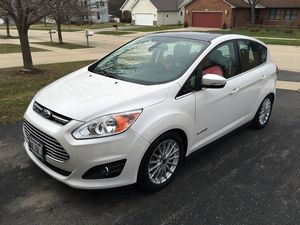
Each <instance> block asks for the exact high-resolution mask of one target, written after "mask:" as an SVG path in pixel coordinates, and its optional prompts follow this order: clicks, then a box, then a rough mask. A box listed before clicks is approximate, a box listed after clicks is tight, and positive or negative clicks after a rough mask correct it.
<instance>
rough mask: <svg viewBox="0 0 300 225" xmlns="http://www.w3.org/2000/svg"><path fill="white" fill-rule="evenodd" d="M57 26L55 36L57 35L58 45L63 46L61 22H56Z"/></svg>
mask: <svg viewBox="0 0 300 225" xmlns="http://www.w3.org/2000/svg"><path fill="white" fill-rule="evenodd" d="M56 24H57V35H58V43H59V44H63V43H64V42H63V38H62V33H61V22H60V21H56Z"/></svg>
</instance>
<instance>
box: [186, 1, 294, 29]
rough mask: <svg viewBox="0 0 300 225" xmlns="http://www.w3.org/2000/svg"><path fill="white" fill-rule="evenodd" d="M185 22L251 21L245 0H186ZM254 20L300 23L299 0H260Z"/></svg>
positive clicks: (219, 25) (272, 23)
mask: <svg viewBox="0 0 300 225" xmlns="http://www.w3.org/2000/svg"><path fill="white" fill-rule="evenodd" d="M181 7H185V22H186V24H187V25H188V26H193V27H211V28H222V27H246V26H249V25H250V24H251V7H250V5H249V3H248V0H185V1H184V2H183V4H182V5H181ZM255 12H256V18H255V22H256V24H258V25H261V26H292V27H300V0H261V1H260V2H259V4H257V5H256V10H255Z"/></svg>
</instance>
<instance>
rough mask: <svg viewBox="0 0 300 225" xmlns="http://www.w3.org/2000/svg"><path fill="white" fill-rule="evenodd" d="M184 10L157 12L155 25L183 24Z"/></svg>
mask: <svg viewBox="0 0 300 225" xmlns="http://www.w3.org/2000/svg"><path fill="white" fill-rule="evenodd" d="M183 21H184V12H183V13H182V16H181V14H180V12H158V19H157V25H169V24H178V23H180V24H183Z"/></svg>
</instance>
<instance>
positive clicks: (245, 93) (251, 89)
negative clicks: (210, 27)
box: [237, 40, 272, 116]
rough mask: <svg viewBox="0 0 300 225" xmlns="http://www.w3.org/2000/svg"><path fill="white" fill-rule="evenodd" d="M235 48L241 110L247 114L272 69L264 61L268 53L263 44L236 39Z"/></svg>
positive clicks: (251, 109) (244, 114) (250, 110)
mask: <svg viewBox="0 0 300 225" xmlns="http://www.w3.org/2000/svg"><path fill="white" fill-rule="evenodd" d="M237 49H238V52H239V57H240V69H241V74H240V77H241V78H242V82H241V86H240V94H241V99H242V101H241V112H242V114H243V116H247V115H248V114H250V113H251V112H252V111H253V106H255V105H257V104H255V103H256V102H257V101H258V100H259V96H260V95H261V93H262V91H263V90H264V87H265V85H266V83H267V82H268V79H269V78H270V76H271V75H272V70H271V69H270V67H269V66H268V65H267V64H268V63H267V62H266V61H267V54H268V53H267V48H266V47H265V46H263V45H261V44H259V43H257V42H254V41H251V40H237Z"/></svg>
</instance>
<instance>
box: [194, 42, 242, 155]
mask: <svg viewBox="0 0 300 225" xmlns="http://www.w3.org/2000/svg"><path fill="white" fill-rule="evenodd" d="M200 66H201V68H202V75H205V74H207V73H213V74H217V75H220V76H224V77H225V78H227V84H226V86H225V87H224V88H220V89H210V88H206V89H202V90H200V91H198V92H197V93H196V124H195V140H196V142H195V145H194V146H193V150H196V149H198V148H199V147H201V146H203V145H204V144H206V143H207V142H209V141H210V140H214V139H215V138H217V137H218V136H220V135H221V134H222V133H224V131H227V130H228V129H230V127H232V126H234V124H235V123H236V122H237V121H238V119H239V118H240V117H241V114H240V95H239V88H240V81H241V80H240V78H239V76H235V75H237V74H238V60H237V55H236V50H235V44H234V41H230V42H226V43H223V44H221V45H219V46H218V47H216V48H215V49H214V50H212V51H211V52H210V53H209V54H208V55H207V56H206V57H205V58H204V59H203V60H202V62H201V63H200ZM216 68H217V69H216Z"/></svg>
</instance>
